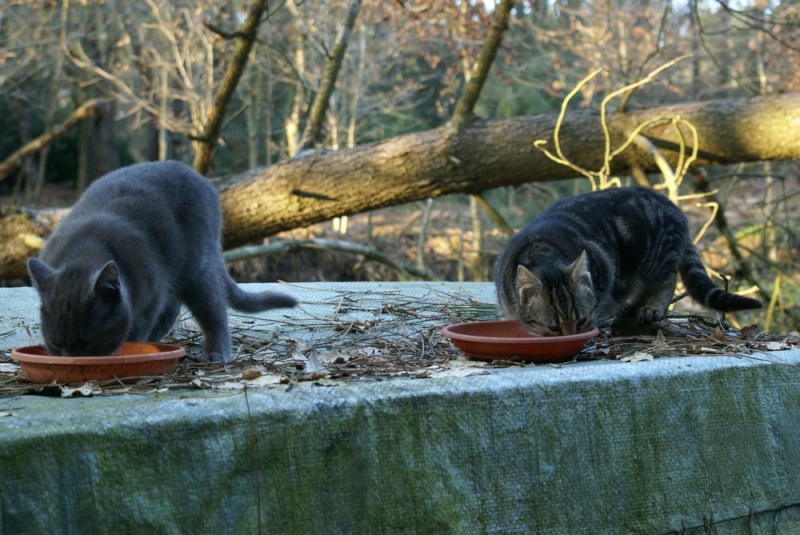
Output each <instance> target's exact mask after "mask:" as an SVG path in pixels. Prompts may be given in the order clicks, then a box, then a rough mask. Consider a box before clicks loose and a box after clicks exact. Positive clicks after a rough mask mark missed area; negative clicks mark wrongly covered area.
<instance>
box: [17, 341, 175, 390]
mask: <svg viewBox="0 0 800 535" xmlns="http://www.w3.org/2000/svg"><path fill="white" fill-rule="evenodd" d="M184 353H185V351H184V350H183V348H182V347H181V346H179V345H174V344H156V343H150V342H125V344H123V346H122V348H121V349H120V350H119V351H117V352H116V353H115V354H114V355H111V356H106V357H60V356H53V355H51V354H50V353H48V352H47V349H46V348H45V347H44V346H43V345H39V346H29V347H21V348H19V349H15V350H13V351H12V352H11V358H12V359H15V360H17V361H18V362H19V367H20V370H22V375H23V376H25V379H27V380H28V381H31V382H33V383H45V384H50V383H54V382H55V383H82V382H86V381H105V380H107V379H114V378H117V379H125V378H128V377H143V376H153V375H168V374H170V373H172V372H174V371H175V368H176V367H177V365H178V360H180V358H181V357H182V356H183V355H184Z"/></svg>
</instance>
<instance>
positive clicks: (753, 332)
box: [739, 324, 761, 340]
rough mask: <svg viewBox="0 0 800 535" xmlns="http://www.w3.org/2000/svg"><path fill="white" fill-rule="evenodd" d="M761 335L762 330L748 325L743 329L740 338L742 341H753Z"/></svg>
mask: <svg viewBox="0 0 800 535" xmlns="http://www.w3.org/2000/svg"><path fill="white" fill-rule="evenodd" d="M759 334H761V329H759V328H758V325H755V324H753V325H747V326H745V327H742V330H741V332H740V333H739V338H741V339H742V340H752V339H753V338H755V337H756V336H758V335H759Z"/></svg>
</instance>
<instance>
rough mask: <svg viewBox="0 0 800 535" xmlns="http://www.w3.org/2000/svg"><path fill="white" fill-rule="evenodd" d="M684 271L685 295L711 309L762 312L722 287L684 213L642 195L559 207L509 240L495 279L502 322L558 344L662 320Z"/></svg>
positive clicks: (592, 196)
mask: <svg viewBox="0 0 800 535" xmlns="http://www.w3.org/2000/svg"><path fill="white" fill-rule="evenodd" d="M678 272H679V273H680V274H681V280H683V284H684V285H685V286H686V289H687V291H688V292H689V295H691V296H692V297H693V298H694V299H696V300H697V301H699V302H700V303H702V304H703V305H704V306H706V307H709V308H713V309H715V310H719V311H723V312H727V311H735V310H745V309H753V308H761V306H762V305H761V302H759V301H757V300H755V299H750V298H748V297H742V296H739V295H735V294H732V293H729V292H726V291H725V290H723V289H721V288H719V287H717V286H716V285H715V284H714V283H713V282H712V281H711V279H710V278H709V277H708V275H707V274H706V271H705V269H704V268H703V264H702V262H701V261H700V257H699V256H698V254H697V250H696V249H695V248H694V245H693V243H692V237H691V235H690V233H689V225H688V221H687V219H686V216H685V215H684V214H683V212H681V211H680V210H679V209H678V207H676V206H675V205H674V204H673V203H672V202H671V201H670V200H669V199H668V198H667V197H665V196H664V195H661V194H659V193H656V192H655V191H653V190H650V189H647V188H639V187H633V188H618V189H609V190H604V191H598V192H594V193H587V194H584V195H578V196H575V197H569V198H566V199H562V200H560V201H557V202H556V203H554V204H553V205H551V206H550V207H549V208H548V209H547V210H545V211H544V212H542V214H541V215H539V217H537V218H536V219H534V220H533V221H532V222H531V223H530V224H528V226H526V227H525V228H523V229H522V230H520V231H519V232H518V233H517V234H516V235H515V236H514V237H513V238H511V240H510V241H509V243H508V245H507V246H506V248H505V249H504V250H503V252H502V253H501V254H500V256H499V258H498V259H497V263H496V265H495V272H494V280H495V284H496V286H497V294H498V299H499V305H500V310H501V312H502V313H503V315H504V316H506V317H507V318H509V319H515V320H517V321H519V322H520V323H521V324H522V325H523V326H524V327H525V329H526V330H527V331H529V332H531V333H533V334H538V335H540V336H559V335H569V334H576V333H581V332H586V331H589V330H590V329H591V328H592V326H593V325H598V324H602V323H605V322H607V321H609V320H614V319H619V318H623V317H635V318H638V320H639V321H641V322H642V323H649V322H653V321H658V320H661V319H662V318H664V316H665V314H666V312H667V307H668V306H669V304H670V301H671V299H672V296H673V294H674V292H675V285H676V282H677V273H678Z"/></svg>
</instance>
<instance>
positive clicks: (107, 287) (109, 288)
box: [92, 260, 120, 295]
mask: <svg viewBox="0 0 800 535" xmlns="http://www.w3.org/2000/svg"><path fill="white" fill-rule="evenodd" d="M92 287H93V288H94V291H95V292H98V293H101V294H106V295H108V294H118V293H119V290H120V282H119V268H118V267H117V264H116V263H115V262H114V261H113V260H109V261H108V262H106V264H105V265H104V266H103V267H102V268H100V271H98V272H97V274H96V275H95V277H94V282H93V284H92Z"/></svg>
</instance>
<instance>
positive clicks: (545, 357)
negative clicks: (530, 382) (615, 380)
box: [442, 320, 600, 362]
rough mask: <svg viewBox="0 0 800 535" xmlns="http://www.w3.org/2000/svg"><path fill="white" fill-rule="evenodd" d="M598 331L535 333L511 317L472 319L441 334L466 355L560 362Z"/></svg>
mask: <svg viewBox="0 0 800 535" xmlns="http://www.w3.org/2000/svg"><path fill="white" fill-rule="evenodd" d="M599 332H600V331H599V330H598V329H597V327H593V328H592V330H591V331H589V332H585V333H581V334H573V335H569V336H536V335H534V334H530V333H527V332H525V331H523V330H522V327H521V326H520V324H519V323H517V322H516V321H513V320H504V321H475V322H469V323H458V324H456V325H449V326H447V327H445V328H444V329H442V335H443V336H446V337H447V338H450V340H451V341H452V342H453V344H454V345H455V346H456V347H457V348H459V349H460V350H461V351H463V352H464V353H466V354H467V355H468V356H470V357H473V358H476V359H481V360H513V361H525V362H564V361H567V360H570V359H571V358H572V357H574V356H575V355H576V354H577V353H578V351H580V350H581V348H582V347H583V346H584V345H586V341H587V340H589V338H592V337H593V336H597V334H598V333H599Z"/></svg>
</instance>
